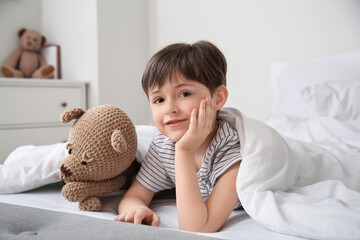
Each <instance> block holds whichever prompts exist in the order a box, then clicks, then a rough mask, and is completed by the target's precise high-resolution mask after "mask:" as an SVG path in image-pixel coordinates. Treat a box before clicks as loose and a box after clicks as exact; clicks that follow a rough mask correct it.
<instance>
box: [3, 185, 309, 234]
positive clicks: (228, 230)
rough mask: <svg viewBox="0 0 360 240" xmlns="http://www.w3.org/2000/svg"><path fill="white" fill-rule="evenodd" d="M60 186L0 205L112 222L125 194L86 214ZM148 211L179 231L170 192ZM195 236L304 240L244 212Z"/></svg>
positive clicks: (10, 197)
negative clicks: (267, 224) (213, 229)
mask: <svg viewBox="0 0 360 240" xmlns="http://www.w3.org/2000/svg"><path fill="white" fill-rule="evenodd" d="M62 186H63V184H62V183H60V182H58V183H54V184H49V185H46V186H44V187H41V188H38V189H35V190H31V191H27V192H23V193H18V194H3V195H0V202H3V203H8V204H14V205H19V206H25V207H32V208H39V209H45V210H51V211H58V212H64V213H72V214H78V215H85V216H89V217H93V218H99V219H105V220H109V221H113V218H114V217H115V216H116V212H117V206H118V203H119V201H120V199H121V197H122V195H123V194H124V191H118V192H115V193H113V194H111V195H109V196H106V197H103V198H101V201H102V204H103V208H102V212H85V211H80V210H78V206H77V203H72V202H68V201H67V200H66V199H64V198H63V197H62V195H61V188H62ZM150 207H151V208H152V209H153V210H154V211H155V212H156V213H157V214H158V215H159V216H160V219H161V225H160V228H161V229H171V230H173V231H180V230H179V229H178V223H177V213H176V205H175V197H174V194H173V192H171V191H168V192H165V193H164V194H162V195H160V196H158V197H157V198H155V199H154V200H153V201H152V203H151V205H150ZM180 232H183V231H180ZM192 234H195V233H192ZM196 235H200V236H207V237H213V238H220V239H249V240H252V239H253V240H257V239H259V240H260V239H261V240H262V239H269V240H271V239H277V240H278V239H279V240H296V239H303V238H298V237H294V236H290V235H285V234H279V233H275V232H273V231H270V230H268V229H267V228H265V227H263V226H261V225H260V224H258V223H256V222H255V221H253V220H252V219H251V218H250V217H249V216H248V215H247V214H246V212H245V211H243V210H236V211H233V213H232V214H231V215H230V217H229V219H228V220H227V222H226V223H225V225H224V226H223V228H222V229H221V230H220V231H219V232H216V233H196ZM196 235H194V236H196Z"/></svg>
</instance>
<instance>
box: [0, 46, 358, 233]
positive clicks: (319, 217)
mask: <svg viewBox="0 0 360 240" xmlns="http://www.w3.org/2000/svg"><path fill="white" fill-rule="evenodd" d="M272 81H273V90H274V96H275V101H274V104H273V111H272V116H271V117H270V119H269V120H268V121H267V122H266V123H263V122H260V121H256V120H254V119H251V118H248V117H246V115H244V114H243V113H241V112H240V111H238V110H237V109H231V108H229V109H225V110H224V111H223V112H222V115H221V117H223V118H226V119H227V120H228V121H229V122H231V124H233V126H234V127H236V128H237V130H238V132H239V136H240V140H241V142H242V148H243V149H242V154H243V156H244V159H243V162H242V164H241V167H240V169H239V174H238V179H237V192H238V196H239V198H240V200H241V202H242V205H243V208H244V209H241V210H235V211H233V212H232V214H231V216H230V217H229V219H228V220H227V222H226V223H225V225H224V226H223V227H222V229H221V230H220V231H219V232H216V233H190V232H185V231H180V230H178V224H177V214H176V204H175V198H174V191H167V192H165V193H163V194H161V195H159V196H157V197H156V198H155V199H154V201H153V202H152V203H151V205H150V207H151V208H152V209H153V210H154V211H155V212H157V213H158V214H159V216H160V218H161V225H160V227H159V228H154V227H149V226H143V225H134V224H129V223H122V222H114V221H113V218H114V217H115V215H116V212H117V204H118V202H119V200H120V199H121V197H122V196H123V194H124V191H118V192H115V193H113V194H111V195H109V196H106V197H103V198H102V204H103V209H102V212H97V213H96V212H84V211H79V210H78V207H77V204H76V203H71V202H68V201H67V200H65V199H64V198H63V197H62V196H61V188H62V186H63V183H61V182H59V171H58V168H59V166H60V164H61V161H62V159H64V157H65V155H66V151H65V150H64V143H58V144H53V145H46V146H21V147H19V148H18V149H16V150H15V151H14V152H12V153H11V154H10V155H9V157H8V158H7V159H6V161H5V162H4V164H3V165H0V193H1V194H0V213H1V218H0V238H1V239H32V238H36V239H49V238H50V239H65V238H70V239H74V238H76V239H83V238H87V239H94V238H95V239H119V238H120V239H169V238H172V239H214V238H219V239H307V238H315V239H360V52H359V51H358V52H351V53H346V54H342V55H338V56H332V57H325V58H319V59H312V60H307V61H303V62H279V61H274V62H272ZM136 129H137V133H138V140H139V141H138V142H139V145H138V151H137V155H136V159H137V161H139V162H141V159H143V157H144V155H145V153H146V151H147V148H148V146H149V143H150V141H151V137H152V133H153V131H154V129H153V127H151V126H136Z"/></svg>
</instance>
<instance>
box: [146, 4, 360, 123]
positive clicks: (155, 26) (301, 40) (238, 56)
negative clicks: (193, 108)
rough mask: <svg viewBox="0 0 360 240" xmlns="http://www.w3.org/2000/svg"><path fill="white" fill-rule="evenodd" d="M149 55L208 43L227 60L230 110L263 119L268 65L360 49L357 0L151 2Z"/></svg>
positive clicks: (267, 112) (266, 111) (268, 106)
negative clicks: (187, 44) (169, 46)
mask: <svg viewBox="0 0 360 240" xmlns="http://www.w3.org/2000/svg"><path fill="white" fill-rule="evenodd" d="M149 20H150V21H149V22H150V28H149V44H150V46H149V54H150V55H152V54H153V53H154V52H155V51H157V50H158V49H159V48H161V47H163V46H165V45H167V44H170V43H174V42H181V41H184V42H195V41H197V40H202V39H204V40H209V41H212V42H213V43H215V44H216V45H217V46H218V47H219V48H220V49H221V50H222V51H223V52H224V54H225V56H226V57H227V61H228V75H227V79H228V88H229V99H228V103H227V105H226V106H232V107H237V108H239V109H241V110H242V111H243V112H244V113H245V114H247V115H249V116H252V117H254V118H258V119H260V120H265V119H266V118H267V117H268V116H269V115H270V111H271V105H272V101H273V95H272V92H271V91H272V89H271V79H270V61H271V60H284V61H289V60H304V59H309V58H314V57H320V56H327V55H334V54H339V53H344V52H348V51H352V50H359V49H360V1H358V0H316V1H314V0H291V1H289V0H271V1H270V0H252V1H250V0H182V1H177V0H152V1H151V4H150V6H149Z"/></svg>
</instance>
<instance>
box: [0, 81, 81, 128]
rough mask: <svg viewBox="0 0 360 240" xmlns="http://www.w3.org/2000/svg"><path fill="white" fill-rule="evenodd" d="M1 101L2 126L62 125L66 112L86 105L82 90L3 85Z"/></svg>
mask: <svg viewBox="0 0 360 240" xmlns="http://www.w3.org/2000/svg"><path fill="white" fill-rule="evenodd" d="M0 98H1V101H0V125H16V124H44V123H45V124H49V123H52V124H54V123H55V124H60V121H59V116H60V114H61V113H62V112H63V111H65V110H67V109H69V108H73V107H82V108H84V105H85V104H84V102H85V101H84V99H85V91H83V88H80V87H63V86H62V87H47V86H36V87H32V86H2V87H1V88H0Z"/></svg>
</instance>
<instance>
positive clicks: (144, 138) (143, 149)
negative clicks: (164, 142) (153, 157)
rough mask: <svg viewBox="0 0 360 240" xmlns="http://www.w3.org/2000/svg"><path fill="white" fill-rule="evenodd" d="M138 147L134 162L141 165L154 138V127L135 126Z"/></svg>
mask: <svg viewBox="0 0 360 240" xmlns="http://www.w3.org/2000/svg"><path fill="white" fill-rule="evenodd" d="M135 127H136V134H137V138H138V146H137V151H136V161H137V162H138V163H140V164H141V163H142V162H143V161H144V159H145V155H146V153H147V151H148V149H149V147H150V144H151V142H152V140H153V137H154V132H155V129H156V128H155V127H154V126H147V125H136V126H135Z"/></svg>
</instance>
